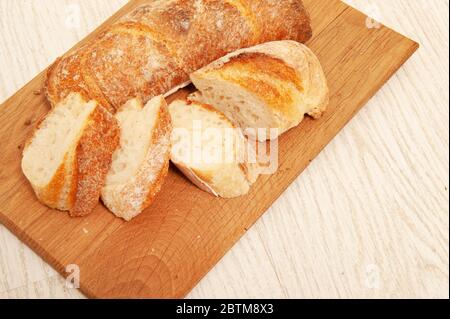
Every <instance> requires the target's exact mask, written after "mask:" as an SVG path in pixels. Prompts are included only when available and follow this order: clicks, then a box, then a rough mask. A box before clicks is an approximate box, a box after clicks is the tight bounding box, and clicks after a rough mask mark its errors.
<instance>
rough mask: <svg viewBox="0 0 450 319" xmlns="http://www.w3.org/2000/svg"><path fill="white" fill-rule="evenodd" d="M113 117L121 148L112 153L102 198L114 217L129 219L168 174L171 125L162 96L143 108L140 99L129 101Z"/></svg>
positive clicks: (149, 202) (151, 198) (152, 194)
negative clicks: (117, 124) (117, 128)
mask: <svg viewBox="0 0 450 319" xmlns="http://www.w3.org/2000/svg"><path fill="white" fill-rule="evenodd" d="M115 117H116V119H117V121H118V123H119V125H120V130H121V134H120V147H119V148H118V149H117V150H116V151H115V153H114V155H113V163H112V166H111V170H110V171H109V173H108V175H107V178H106V182H105V186H104V187H103V189H102V201H103V203H104V204H105V206H106V207H108V209H109V210H110V211H111V212H113V213H114V214H115V215H116V216H118V217H120V218H123V219H125V220H127V221H130V220H131V219H133V218H134V217H136V216H137V215H139V214H140V213H142V211H143V210H145V209H146V208H147V207H148V206H150V204H151V203H152V202H153V200H154V198H155V196H156V194H157V193H158V192H159V191H160V189H161V185H162V183H163V181H164V179H165V177H166V176H167V173H168V169H169V157H170V133H171V132H172V125H171V122H170V115H169V113H168V110H167V104H166V101H165V100H164V98H163V97H162V96H158V97H155V98H153V99H152V100H151V101H149V102H148V103H147V105H146V106H145V107H144V105H143V103H142V101H141V100H140V99H133V100H130V101H129V102H127V103H126V104H125V105H124V106H123V107H122V108H121V109H120V110H119V111H118V112H117V113H116V115H115Z"/></svg>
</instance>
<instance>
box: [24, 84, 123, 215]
mask: <svg viewBox="0 0 450 319" xmlns="http://www.w3.org/2000/svg"><path fill="white" fill-rule="evenodd" d="M118 144H119V127H118V125H117V121H116V120H115V118H114V117H113V116H112V115H111V114H110V113H109V112H108V111H106V109H104V108H103V107H102V106H100V105H99V104H98V103H97V102H95V101H90V102H88V101H86V100H84V99H83V97H82V96H81V95H80V94H78V93H71V94H69V95H68V96H67V97H66V98H65V99H64V100H62V101H61V102H59V103H58V104H56V105H55V107H54V108H53V109H52V110H51V111H50V112H49V113H48V114H47V116H46V117H45V118H44V119H43V120H42V121H41V122H40V124H39V125H38V127H37V128H36V130H35V132H34V134H33V136H32V137H31V139H30V140H29V141H28V143H27V145H26V146H25V148H24V152H23V158H22V170H23V173H24V174H25V176H26V177H27V179H28V180H29V181H30V183H31V185H32V187H33V189H34V191H35V193H36V195H37V197H38V198H39V200H40V201H41V202H42V203H44V204H46V205H47V206H49V207H51V208H55V209H59V210H62V211H69V212H70V215H71V216H84V215H87V214H89V213H90V212H92V210H93V209H94V207H95V206H96V205H97V203H98V200H99V196H100V191H101V188H102V186H103V183H104V180H105V177H106V174H107V172H108V170H109V168H110V166H111V158H112V154H113V152H114V150H115V149H116V148H117V146H118Z"/></svg>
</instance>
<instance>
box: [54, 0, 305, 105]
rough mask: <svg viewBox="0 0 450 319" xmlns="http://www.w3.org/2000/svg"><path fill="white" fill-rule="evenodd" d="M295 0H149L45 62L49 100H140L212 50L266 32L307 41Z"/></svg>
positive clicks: (178, 79)
mask: <svg viewBox="0 0 450 319" xmlns="http://www.w3.org/2000/svg"><path fill="white" fill-rule="evenodd" d="M310 37H311V27H310V19H309V16H308V14H307V12H306V10H305V9H304V7H303V5H302V2H301V1H300V0H279V1H273V0H260V1H253V0H168V1H165V0H164V1H162V0H157V1H151V2H150V1H149V3H148V4H146V5H143V6H141V7H139V8H137V9H136V10H134V11H133V12H131V13H130V14H128V15H126V16H124V17H123V18H122V19H121V20H120V21H118V22H117V23H116V24H114V25H113V26H111V27H110V28H109V29H107V31H106V32H104V33H103V34H101V35H100V36H99V37H98V38H96V39H95V40H93V41H91V42H89V43H88V44H87V45H85V46H84V47H82V48H80V49H78V50H76V51H75V52H73V53H71V54H68V55H66V56H64V57H62V58H61V59H58V60H57V61H56V63H55V64H54V65H53V66H52V67H51V68H50V69H49V71H48V77H47V83H46V88H47V96H48V99H49V100H50V102H51V104H52V105H55V104H56V103H57V102H58V101H60V100H61V99H63V98H64V97H66V96H67V95H68V94H69V93H70V92H79V93H81V94H83V95H84V96H85V97H86V98H90V99H95V100H97V101H98V102H99V103H101V104H102V105H103V106H104V107H106V108H107V109H108V110H110V111H114V110H116V109H118V108H119V107H120V106H122V105H123V104H124V103H125V102H126V101H128V100H129V99H131V98H134V97H136V96H139V97H141V98H142V99H143V101H144V102H147V101H148V100H149V99H151V98H152V97H154V96H157V95H160V94H164V93H166V92H168V91H170V90H171V89H173V88H174V87H177V86H180V85H184V84H186V83H187V82H188V81H189V76H188V74H189V73H191V72H193V71H195V70H197V69H199V68H200V67H202V66H204V65H207V64H208V63H210V62H212V61H214V60H215V59H218V58H219V57H221V56H223V55H225V54H227V53H229V52H232V51H234V50H237V49H239V48H242V47H248V46H251V45H255V44H258V43H263V42H266V41H270V40H280V39H293V40H297V41H301V42H304V41H307V40H308V39H309V38H310Z"/></svg>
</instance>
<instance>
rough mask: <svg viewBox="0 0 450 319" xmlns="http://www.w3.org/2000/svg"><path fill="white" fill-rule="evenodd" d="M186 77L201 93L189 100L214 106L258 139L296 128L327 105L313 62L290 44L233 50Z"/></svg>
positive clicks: (320, 74) (307, 51)
mask: <svg viewBox="0 0 450 319" xmlns="http://www.w3.org/2000/svg"><path fill="white" fill-rule="evenodd" d="M191 79H192V82H193V83H194V85H195V86H196V87H197V89H199V91H200V93H201V94H198V93H196V94H193V95H191V96H190V97H189V98H190V99H191V100H198V101H201V102H203V103H208V104H211V105H214V106H215V107H216V108H218V109H219V110H220V111H222V112H223V113H224V114H225V115H226V116H227V117H228V118H230V119H231V120H232V121H233V123H234V124H235V125H236V126H239V127H241V128H242V129H244V131H245V132H247V133H249V136H252V137H257V139H258V140H259V141H265V140H267V139H273V138H277V137H278V136H279V135H281V134H282V133H284V132H286V131H288V130H289V129H291V128H293V127H295V126H297V125H298V124H300V123H301V122H302V120H303V119H304V116H305V114H309V115H311V116H312V117H314V118H319V117H320V116H321V115H322V114H323V113H324V112H325V110H326V108H327V105H328V102H329V90H328V85H327V81H326V77H325V74H324V72H323V70H322V66H321V65H320V62H319V60H318V58H317V57H316V56H315V55H314V53H313V52H312V51H311V50H310V49H309V48H308V47H306V46H305V45H303V44H300V43H298V42H295V41H288V40H286V41H274V42H268V43H264V44H261V45H257V46H255V47H251V48H247V49H242V50H238V51H236V52H234V53H231V54H229V55H227V56H225V57H223V58H221V59H219V60H217V61H215V62H213V63H211V64H210V65H208V66H206V67H204V68H202V69H200V70H198V71H196V72H194V73H193V74H191ZM249 129H250V130H249ZM262 130H263V131H264V133H265V134H264V135H262V134H260V133H259V132H262ZM276 131H278V132H276ZM252 132H253V134H252ZM273 133H276V134H273Z"/></svg>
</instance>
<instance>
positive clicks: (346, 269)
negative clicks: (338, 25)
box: [0, 0, 449, 298]
mask: <svg viewBox="0 0 450 319" xmlns="http://www.w3.org/2000/svg"><path fill="white" fill-rule="evenodd" d="M125 2H126V0H89V1H88V0H0V30H1V32H0V69H1V72H0V100H1V101H3V100H5V99H6V98H7V97H9V96H10V95H12V94H13V93H14V92H15V91H16V90H17V89H19V88H20V87H21V86H22V85H24V84H25V83H26V82H28V80H30V79H32V78H33V77H34V75H36V74H37V73H38V72H39V71H40V70H42V69H44V68H45V67H46V66H47V65H49V64H50V63H51V62H52V61H53V60H54V59H55V58H56V57H57V56H58V55H61V54H62V53H64V52H65V51H66V50H67V49H69V48H70V47H71V46H72V45H73V44H75V43H76V42H78V41H79V40H80V39H81V38H83V37H84V36H85V35H86V34H88V33H89V32H90V31H91V30H93V29H94V28H95V27H96V26H97V25H98V24H100V23H101V22H102V21H104V20H105V19H106V18H107V17H108V16H110V15H111V14H112V13H113V12H114V11H116V10H117V9H118V8H119V7H120V6H122V5H123V4H124V3H125ZM347 2H348V3H350V4H352V5H354V6H356V7H358V8H359V9H361V10H362V11H365V12H366V13H369V14H371V15H372V16H375V17H377V18H378V19H379V20H381V21H382V22H383V23H385V24H387V25H388V26H390V27H393V28H394V29H396V30H398V31H400V32H402V33H403V34H405V35H407V36H409V37H411V38H413V39H414V40H416V41H418V42H420V44H421V49H420V50H419V51H418V53H416V54H415V55H414V57H413V58H412V59H411V60H410V61H409V62H407V64H406V65H405V66H404V67H403V68H402V69H401V70H400V71H399V72H398V73H397V74H396V75H395V76H394V78H392V79H391V80H390V81H389V83H388V84H387V85H386V86H385V87H384V88H383V89H382V90H381V91H380V92H379V93H378V94H377V95H376V97H375V98H373V99H372V100H371V101H370V103H368V105H367V106H366V107H365V108H364V109H363V110H362V111H361V112H360V113H359V114H358V115H357V117H356V118H355V119H354V120H353V121H352V122H351V123H350V124H349V125H348V126H347V127H346V128H345V129H344V130H343V131H342V133H341V134H340V135H339V136H338V137H337V138H336V139H335V140H334V141H333V142H332V143H331V144H330V145H329V146H328V147H327V148H326V150H325V151H324V152H323V153H322V154H321V155H320V156H319V157H318V158H317V159H316V160H315V161H314V162H313V163H312V165H311V166H310V167H309V168H308V169H307V171H306V172H305V173H303V174H302V175H301V177H300V178H299V179H298V180H297V181H296V182H295V183H294V184H293V185H292V186H291V187H290V189H289V190H288V191H287V192H286V193H285V194H284V195H283V196H282V197H281V198H280V199H279V200H278V201H277V202H276V204H275V205H274V206H273V207H272V208H271V209H270V210H269V211H268V212H267V214H266V215H265V216H264V217H263V218H262V219H261V220H260V221H259V222H258V223H257V224H256V226H255V227H254V228H253V229H251V230H250V231H249V232H248V233H247V234H246V235H245V237H244V238H243V239H242V240H241V241H240V242H239V243H238V244H237V245H236V246H235V247H234V248H233V249H232V250H231V251H230V253H228V255H227V256H226V257H225V258H224V259H223V260H222V261H221V262H220V263H219V264H218V265H217V266H216V267H215V268H214V269H213V270H212V271H211V272H210V273H209V274H208V275H207V277H206V278H205V279H204V280H202V282H201V283H200V284H199V285H198V286H197V287H196V288H195V289H194V290H193V291H192V293H191V294H190V296H189V297H191V298H206V297H210V298H219V297H220V298H233V297H234V298H254V297H258V298H366V297H367V298H379V297H382V298H400V297H405V298H408V297H418V298H428V297H439V298H448V297H449V191H448V187H449V178H448V174H449V120H448V118H449V89H448V86H449V83H448V76H449V62H448V59H449V43H448V28H449V18H448V9H449V2H448V0H391V1H387V0H378V1H376V0H374V1H370V0H347ZM0 209H1V208H0ZM0 297H3V298H82V297H83V296H82V295H81V293H80V292H78V291H77V290H73V289H68V288H67V287H66V285H65V282H64V281H63V280H62V279H61V278H60V276H59V275H57V274H56V273H55V272H54V271H53V270H52V269H51V268H50V267H49V266H48V265H46V264H45V263H44V262H43V261H42V260H41V259H40V258H39V257H38V256H36V255H35V254H34V253H33V252H32V251H31V250H30V249H29V248H27V247H26V246H25V245H24V244H22V243H21V242H20V241H18V240H17V239H16V237H15V236H14V235H12V234H11V233H10V232H8V231H7V230H6V229H5V228H4V227H2V226H0Z"/></svg>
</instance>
